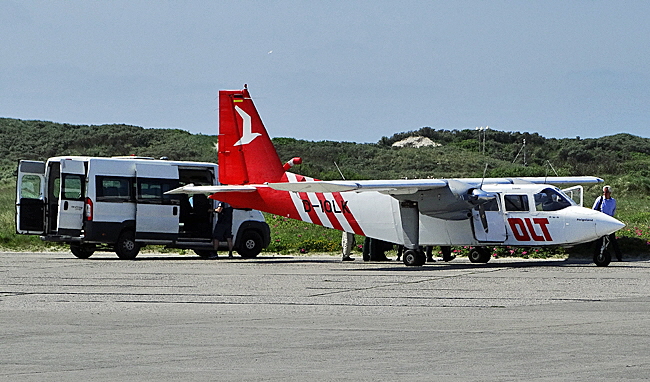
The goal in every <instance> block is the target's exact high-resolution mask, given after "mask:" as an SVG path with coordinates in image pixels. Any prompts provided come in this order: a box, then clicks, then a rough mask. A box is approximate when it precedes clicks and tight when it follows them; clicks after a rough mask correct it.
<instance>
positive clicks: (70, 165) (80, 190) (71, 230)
mask: <svg viewBox="0 0 650 382" xmlns="http://www.w3.org/2000/svg"><path fill="white" fill-rule="evenodd" d="M60 168H61V180H60V182H59V183H60V187H61V188H60V190H59V199H58V213H57V218H56V219H57V227H58V233H59V234H61V235H72V236H78V235H79V234H81V229H82V226H83V216H84V207H85V200H84V198H85V195H86V166H85V163H84V162H83V161H79V160H73V159H62V160H61V167H60Z"/></svg>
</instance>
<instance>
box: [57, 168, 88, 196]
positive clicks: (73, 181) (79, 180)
mask: <svg viewBox="0 0 650 382" xmlns="http://www.w3.org/2000/svg"><path fill="white" fill-rule="evenodd" d="M83 186H84V177H83V176H82V175H75V174H63V197H62V199H63V200H83Z"/></svg>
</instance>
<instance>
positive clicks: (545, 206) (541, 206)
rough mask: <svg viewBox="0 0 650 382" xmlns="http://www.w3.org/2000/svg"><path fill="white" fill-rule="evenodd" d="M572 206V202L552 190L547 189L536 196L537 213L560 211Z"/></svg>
mask: <svg viewBox="0 0 650 382" xmlns="http://www.w3.org/2000/svg"><path fill="white" fill-rule="evenodd" d="M570 205H571V202H569V201H568V200H567V199H566V198H565V197H564V196H562V195H561V194H560V193H559V192H557V191H556V190H554V189H552V188H546V189H544V190H542V191H541V192H538V193H537V194H535V209H536V210H537V211H558V210H561V209H563V208H566V207H569V206H570Z"/></svg>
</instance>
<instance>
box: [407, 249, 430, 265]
mask: <svg viewBox="0 0 650 382" xmlns="http://www.w3.org/2000/svg"><path fill="white" fill-rule="evenodd" d="M402 260H403V261H404V265H406V266H408V267H420V266H422V265H424V263H425V262H426V261H427V257H426V256H425V255H424V253H422V252H420V251H416V250H414V249H407V250H406V251H404V254H403V255H402Z"/></svg>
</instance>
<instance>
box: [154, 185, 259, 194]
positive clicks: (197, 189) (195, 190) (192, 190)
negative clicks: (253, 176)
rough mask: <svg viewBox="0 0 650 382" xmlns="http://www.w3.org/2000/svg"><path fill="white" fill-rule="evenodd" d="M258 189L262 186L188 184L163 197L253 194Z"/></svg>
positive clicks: (168, 192)
mask: <svg viewBox="0 0 650 382" xmlns="http://www.w3.org/2000/svg"><path fill="white" fill-rule="evenodd" d="M258 187H264V186H195V185H193V184H188V185H186V186H183V187H178V188H175V189H173V190H170V191H167V192H165V195H170V194H206V195H212V194H215V193H217V192H253V191H255V190H257V188H258Z"/></svg>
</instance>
